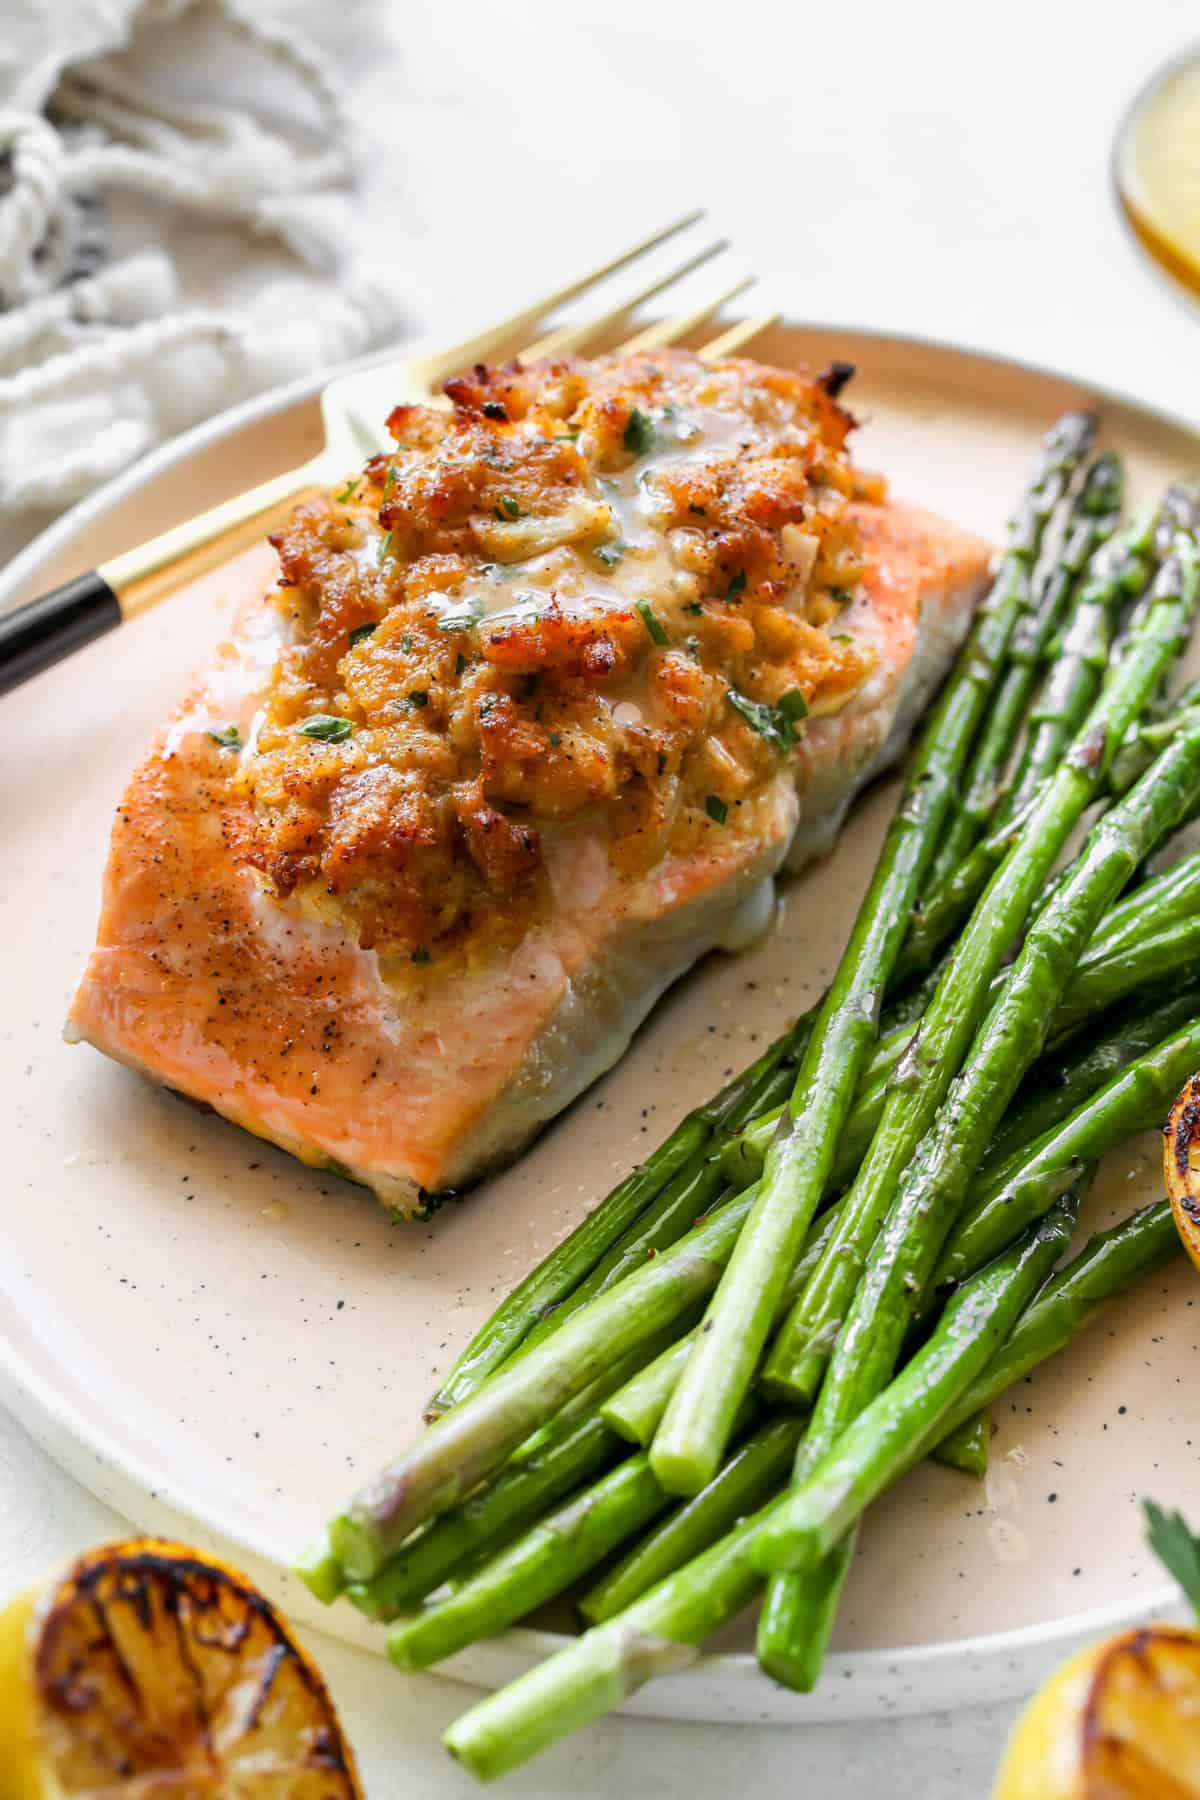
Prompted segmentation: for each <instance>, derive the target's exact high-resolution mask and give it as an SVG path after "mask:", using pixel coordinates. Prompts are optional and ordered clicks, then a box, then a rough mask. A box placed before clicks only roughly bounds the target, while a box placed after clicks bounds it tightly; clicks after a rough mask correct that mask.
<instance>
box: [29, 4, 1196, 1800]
mask: <svg viewBox="0 0 1200 1800" xmlns="http://www.w3.org/2000/svg"><path fill="white" fill-rule="evenodd" d="M275 5H276V8H277V9H278V10H280V11H283V10H286V9H288V8H289V7H292V8H294V10H296V11H297V12H299V13H300V14H301V16H303V17H304V18H305V20H306V23H308V24H309V25H310V26H311V27H312V29H313V30H314V34H315V35H317V36H318V37H319V38H321V39H322V40H323V41H324V42H325V44H326V45H327V47H328V49H329V52H330V54H331V56H332V57H335V58H336V60H337V61H339V62H340V63H341V64H342V66H343V67H345V68H346V69H347V71H348V73H349V74H350V76H351V78H352V80H353V81H354V82H355V85H356V88H357V92H358V97H359V102H360V110H361V119H362V124H363V130H364V134H365V136H366V139H367V145H368V149H367V167H366V187H367V191H366V232H367V240H368V241H369V243H370V245H371V254H372V257H373V259H374V260H375V261H376V262H377V264H378V266H379V268H380V269H381V271H382V272H384V273H385V274H386V275H387V277H388V278H389V279H390V280H392V281H394V283H395V284H396V287H397V290H398V291H399V292H400V293H401V294H403V295H404V296H405V298H406V302H407V304H408V307H409V310H410V315H411V322H412V326H413V330H414V332H416V331H418V330H436V331H439V332H441V331H445V332H446V333H447V334H449V333H450V332H451V331H457V330H458V329H459V328H469V327H470V326H471V325H472V324H473V323H475V322H477V321H479V320H481V319H483V318H485V317H487V316H488V315H489V314H492V313H496V312H499V311H500V310H501V309H503V308H506V307H508V306H510V305H511V304H514V303H516V302H517V301H518V300H520V299H521V298H523V297H524V296H526V295H528V294H532V293H536V292H537V291H539V289H540V288H542V287H547V286H549V285H551V284H552V283H553V282H554V281H555V280H556V279H557V278H559V277H560V275H561V273H562V272H563V271H570V270H572V269H573V268H574V267H576V266H577V265H578V266H586V265H587V263H588V262H589V261H591V260H594V258H595V257H596V256H597V254H598V253H599V251H600V250H602V249H603V248H604V247H605V246H606V245H609V244H615V243H616V242H619V241H620V239H621V237H622V236H623V235H624V234H626V232H627V228H629V227H631V226H632V227H634V228H636V227H637V226H639V225H641V224H642V223H645V224H646V225H650V224H653V223H654V222H655V221H656V220H657V219H658V218H660V217H663V216H668V215H670V214H671V213H672V212H673V211H675V210H682V209H684V208H685V207H687V206H690V205H695V204H706V205H707V206H708V207H709V208H710V209H711V211H712V213H713V215H714V220H715V223H716V225H717V226H718V227H719V228H720V229H722V230H724V231H727V232H730V233H733V234H735V235H736V238H737V243H738V247H739V250H740V252H741V253H742V255H743V256H744V259H745V261H746V263H747V265H748V266H751V267H753V268H755V269H756V270H758V271H759V272H760V274H761V275H762V276H763V277H764V286H763V294H764V300H765V303H769V304H777V305H780V306H782V307H784V308H785V309H786V310H788V311H790V312H791V313H793V314H794V315H795V316H798V317H801V318H804V317H808V318H813V319H820V320H828V321H836V320H839V319H840V320H844V321H846V322H853V323H857V324H866V325H878V326H885V327H888V328H890V329H894V330H899V331H912V332H916V333H920V334H923V335H928V336H935V337H946V338H953V339H957V340H961V341H965V342H968V343H971V344H975V345H979V346H983V347H986V348H990V349H999V350H1004V351H1008V352H1010V353H1012V354H1014V355H1018V356H1026V357H1029V358H1031V359H1034V360H1036V361H1039V362H1042V363H1049V364H1057V365H1059V366H1062V367H1065V368H1067V369H1070V370H1071V371H1073V372H1077V373H1080V374H1083V375H1085V376H1089V377H1091V378H1093V379H1095V380H1098V381H1102V382H1106V383H1108V384H1109V385H1114V386H1118V387H1124V388H1127V389H1130V390H1132V391H1135V392H1137V393H1138V394H1139V395H1142V396H1144V397H1146V398H1148V399H1151V400H1156V401H1159V402H1161V403H1163V404H1166V405H1168V406H1170V407H1171V408H1173V409H1174V410H1176V411H1179V412H1183V413H1187V414H1189V415H1193V416H1196V417H1197V418H1200V378H1198V377H1197V374H1196V369H1197V357H1198V352H1200V312H1196V311H1194V310H1190V309H1189V308H1188V307H1187V306H1186V305H1184V304H1182V303H1180V302H1179V301H1177V300H1176V299H1174V298H1173V297H1172V296H1171V295H1170V294H1168V293H1167V292H1166V291H1165V289H1164V288H1163V287H1162V286H1161V285H1160V283H1159V281H1158V279H1157V277H1156V276H1155V275H1154V274H1153V273H1152V272H1151V271H1150V270H1149V269H1148V268H1147V267H1146V265H1145V264H1144V263H1143V262H1142V261H1141V260H1140V258H1139V257H1138V256H1137V255H1136V253H1135V252H1134V250H1133V249H1132V247H1131V245H1130V243H1129V241H1128V239H1127V237H1126V235H1125V232H1124V230H1123V228H1122V226H1121V225H1120V223H1119V221H1118V219H1117V217H1116V214H1115V210H1114V208H1113V205H1112V201H1111V197H1110V191H1109V176H1108V156H1109V146H1110V141H1111V135H1112V130H1113V126H1114V123H1115V122H1116V120H1117V118H1118V117H1119V115H1120V113H1121V110H1122V108H1123V106H1124V104H1125V103H1126V101H1127V100H1128V98H1129V96H1130V93H1131V91H1132V90H1133V89H1134V87H1136V85H1137V84H1138V83H1139V82H1140V81H1141V80H1142V79H1143V77H1144V76H1145V75H1146V74H1147V73H1148V72H1149V71H1150V70H1151V69H1152V68H1153V67H1154V66H1155V65H1156V63H1158V62H1159V61H1160V60H1162V59H1163V58H1164V57H1165V56H1166V55H1168V54H1170V53H1172V52H1173V51H1174V50H1176V49H1177V48H1178V47H1179V46H1180V45H1181V44H1182V43H1185V42H1186V41H1187V40H1188V37H1189V35H1190V32H1191V30H1192V29H1193V28H1194V8H1193V7H1192V5H1191V4H1190V0H1139V4H1138V5H1137V6H1136V7H1128V8H1121V9H1113V10H1112V11H1111V12H1108V13H1105V12H1103V11H1101V12H1097V11H1096V9H1094V8H1089V9H1085V8H1083V7H1082V6H1080V5H1078V4H1062V3H1061V0H1060V3H1059V4H1057V5H1056V4H1054V0H1007V4H1006V5H1004V6H1003V7H995V8H988V9H981V8H976V7H970V6H962V5H961V4H960V3H959V0H953V3H951V0H915V3H914V4H910V5H908V6H895V5H893V4H886V5H885V4H880V3H879V0H860V3H859V5H858V6H856V7H853V8H850V7H843V6H836V5H826V6H823V7H815V6H811V5H807V4H804V3H803V0H801V3H800V4H795V3H793V4H791V5H783V4H780V5H770V4H767V0H742V4H741V5H740V6H738V7H737V8H736V9H735V8H721V9H718V8H717V7H715V6H713V5H711V4H707V3H706V0H688V3H686V4H685V3H683V0H658V3H657V4H654V3H653V0H606V3H605V4H603V5H601V4H598V3H597V0H575V4H574V5H573V6H568V5H563V4H562V3H561V0H557V3H555V0H509V3H508V4H507V5H504V6H496V5H494V4H485V0H455V3H454V4H425V5H420V4H415V5H414V4H407V5H403V6H401V5H399V4H387V3H386V0H378V3H377V4H371V0H344V3H343V4H340V5H339V6H337V7H329V6H327V5H324V4H322V3H321V0H307V4H306V5H299V4H296V0H275ZM629 234H630V235H632V232H630V233H629ZM125 1527H126V1522H125V1521H123V1520H121V1519H119V1518H118V1517H117V1516H116V1515H115V1514H113V1513H112V1512H111V1511H110V1510H109V1509H108V1508H106V1507H104V1506H102V1505H101V1504H100V1503H99V1502H97V1501H95V1500H94V1499H93V1498H92V1497H91V1496H90V1495H89V1494H87V1493H85V1492H84V1491H83V1490H82V1489H80V1488H79V1487H77V1486H76V1485H75V1484H74V1482H72V1481H71V1480H69V1479H68V1478H67V1477H66V1476H64V1475H63V1474H61V1473H60V1472H59V1471H58V1470H57V1469H56V1468H55V1467H53V1466H52V1465H51V1464H50V1463H49V1461H48V1460H47V1459H46V1458H45V1457H44V1456H43V1455H42V1454H41V1452H40V1451H39V1450H37V1449H36V1448H35V1446H34V1445H33V1444H32V1443H31V1442H30V1441H29V1439H28V1438H26V1437H25V1435H24V1434H23V1433H22V1432H21V1431H20V1429H19V1428H18V1427H17V1426H16V1425H15V1424H14V1423H13V1422H12V1421H11V1420H9V1419H7V1418H6V1417H4V1416H3V1415H0V1584H2V1585H3V1586H4V1587H6V1588H7V1587H10V1586H13V1587H15V1586H17V1585H19V1584H20V1583H21V1582H23V1581H24V1580H27V1579H28V1578H29V1577H30V1576H32V1575H33V1574H35V1573H36V1572H37V1571H38V1570H40V1569H41V1568H42V1567H43V1566H44V1565H45V1564H46V1563H47V1562H48V1561H50V1560H52V1559H53V1558H55V1557H56V1556H59V1555H61V1554H62V1553H63V1552H65V1551H66V1550H68V1549H70V1548H73V1547H76V1546H82V1545H84V1544H86V1543H89V1542H94V1541H96V1540H98V1539H101V1538H104V1537H108V1536H112V1535H115V1534H118V1533H120V1532H121V1531H122V1530H123V1529H124V1528H125ZM311 1641H312V1643H313V1645H314V1647H315V1648H316V1650H317V1652H318V1654H319V1656H320V1659H321V1662H322V1664H323V1666H324V1668H325V1671H326V1673H327V1675H328V1677H329V1680H330V1682H331V1685H332V1687H333V1690H334V1692H335V1694H336V1696H337V1698H338V1700H339V1702H340V1705H341V1709H342V1712H343V1716H344V1719H345V1722H346V1724H347V1726H348V1728H349V1730H350V1733H351V1735H352V1737H353V1739H354V1742H355V1744H356V1745H357V1747H358V1750H359V1754H360V1757H361V1761H362V1765H363V1773H364V1777H365V1781H366V1786H367V1792H368V1794H369V1795H370V1796H371V1800H392V1797H393V1796H394V1797H396V1800H400V1797H401V1796H403V1797H404V1800H452V1797H453V1800H458V1797H459V1796H464V1795H466V1794H468V1793H473V1792H475V1791H477V1790H476V1789H475V1788H474V1787H473V1785H472V1784H471V1783H470V1782H469V1780H468V1778H467V1777H466V1776H465V1775H463V1774H462V1773H460V1772H459V1771H458V1770H457V1769H456V1768H455V1767H454V1766H453V1765H452V1764H451V1763H450V1762H449V1760H448V1759H447V1758H446V1757H445V1756H444V1754H443V1753H442V1752H441V1750H440V1749H439V1748H438V1735H439V1732H440V1730H441V1729H442V1728H443V1727H444V1725H445V1724H446V1723H448V1721H449V1720H450V1719H451V1718H452V1717H453V1716H454V1714H455V1713H456V1712H457V1711H459V1710H461V1709H462V1706H463V1703H464V1701H466V1700H467V1698H468V1695H467V1693H466V1691H465V1690H464V1689H462V1688H460V1687H455V1686H454V1685H453V1684H451V1683H449V1682H446V1681H443V1680H440V1679H438V1678H436V1677H434V1676H421V1677H402V1676H400V1675H398V1674H395V1673H393V1672H392V1671H391V1670H390V1669H388V1667H387V1666H386V1665H385V1664H383V1663H382V1662H378V1661H375V1660H373V1659H371V1658H369V1657H366V1656H364V1655H361V1654H359V1653H357V1652H354V1651H350V1650H347V1649H345V1648H342V1647H340V1646H336V1645H334V1644H333V1643H331V1642H327V1641H325V1640H322V1639H315V1638H314V1639H312V1640H311ZM1013 1710H1014V1709H1013V1708H1011V1707H1008V1706H999V1707H994V1708H987V1709H979V1710H976V1711H972V1712H960V1713H959V1714H957V1715H956V1716H954V1717H951V1716H949V1715H945V1714H940V1715H934V1716H931V1717H929V1718H925V1719H907V1720H894V1721H893V1720H889V1721H881V1722H879V1723H878V1724H869V1723H867V1724H861V1723H856V1724H847V1725H839V1726H810V1727H806V1728H804V1729H791V1730H789V1729H778V1728H776V1729H764V1728H749V1727H742V1728H737V1727H723V1728H717V1727H711V1728H710V1727H704V1726H698V1725H687V1724H666V1723H655V1722H647V1721H644V1720H626V1719H621V1718H610V1719H608V1720H606V1721H604V1722H603V1723H602V1724H600V1725H598V1726H595V1727H593V1728H592V1729H591V1730H589V1731H587V1732H584V1733H582V1734H581V1735H580V1736H578V1737H576V1738H575V1739H573V1740H572V1741H570V1742H569V1743H567V1744H565V1745H563V1746H560V1747H559V1748H558V1749H557V1750H556V1751H553V1752H551V1753H550V1754H548V1755H547V1756H545V1757H543V1758H542V1759H541V1760H540V1761H539V1762H538V1763H536V1764H535V1765H534V1766H533V1767H531V1768H530V1769H528V1770H526V1771H523V1772H522V1773H520V1774H518V1775H516V1776H513V1777H511V1778H510V1779H509V1781H508V1783H507V1784H506V1791H510V1792H513V1793H517V1794H521V1795H524V1796H528V1797H529V1800H561V1797H562V1796H563V1795H565V1794H567V1793H570V1794H571V1795H573V1796H576V1797H577V1800H591V1797H592V1796H601V1795H604V1796H611V1795H628V1796H630V1797H631V1800H642V1797H643V1796H645V1797H649V1796H655V1797H656V1800H657V1797H659V1796H661V1797H662V1800H672V1797H674V1796H680V1797H683V1796H686V1797H687V1800H708V1797H709V1796H712V1797H714V1800H715V1797H716V1796H724V1795H725V1794H727V1793H729V1792H730V1791H733V1790H735V1789H736V1790H740V1791H743V1792H753V1793H755V1794H757V1795H761V1796H763V1800H774V1796H783V1795H787V1796H789V1800H790V1797H791V1796H794V1795H811V1796H813V1797H814V1800H851V1797H854V1800H857V1797H858V1796H862V1795H872V1796H875V1795H878V1796H887V1800H975V1797H976V1796H979V1797H980V1800H982V1797H983V1796H985V1795H986V1793H987V1791H988V1785H989V1780H990V1776H991V1772H992V1770H993V1769H994V1767H995V1763H996V1760H997V1758H998V1755H999V1751H1000V1746H1001V1742H1002V1738H1003V1734H1004V1731H1005V1729H1006V1726H1007V1724H1008V1721H1009V1719H1010V1717H1011V1715H1012V1713H1013Z"/></svg>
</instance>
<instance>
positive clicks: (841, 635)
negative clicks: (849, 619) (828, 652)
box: [829, 631, 854, 644]
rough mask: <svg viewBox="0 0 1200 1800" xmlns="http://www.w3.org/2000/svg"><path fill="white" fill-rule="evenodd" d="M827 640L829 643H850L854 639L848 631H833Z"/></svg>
mask: <svg viewBox="0 0 1200 1800" xmlns="http://www.w3.org/2000/svg"><path fill="white" fill-rule="evenodd" d="M829 641H830V643H831V644H852V643H853V642H854V639H853V638H852V637H851V636H850V633H849V632H848V631H835V632H834V634H833V636H832V637H831V638H830V640H829Z"/></svg>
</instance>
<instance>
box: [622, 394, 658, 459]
mask: <svg viewBox="0 0 1200 1800" xmlns="http://www.w3.org/2000/svg"><path fill="white" fill-rule="evenodd" d="M625 448H626V449H627V450H628V451H629V452H630V454H631V455H633V456H649V454H650V452H651V450H653V448H654V424H653V421H652V420H650V419H649V418H647V416H646V414H645V413H644V412H639V411H638V409H637V407H636V406H635V407H634V409H633V411H632V412H631V413H630V415H629V422H628V424H627V425H626V427H625Z"/></svg>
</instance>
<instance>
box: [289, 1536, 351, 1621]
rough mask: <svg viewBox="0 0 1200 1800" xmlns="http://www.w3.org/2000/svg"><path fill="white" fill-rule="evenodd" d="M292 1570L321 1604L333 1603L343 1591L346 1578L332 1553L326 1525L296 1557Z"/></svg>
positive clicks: (328, 1604)
mask: <svg viewBox="0 0 1200 1800" xmlns="http://www.w3.org/2000/svg"><path fill="white" fill-rule="evenodd" d="M292 1572H293V1574H294V1575H296V1576H297V1577H298V1578H299V1579H300V1580H301V1581H302V1582H303V1583H304V1585H305V1587H306V1588H307V1589H308V1591H309V1593H310V1594H311V1595H312V1596H313V1598H314V1599H315V1600H319V1601H320V1602H321V1605H322V1606H332V1605H333V1603H334V1601H335V1600H336V1599H337V1597H338V1595H339V1594H340V1593H341V1592H342V1591H343V1589H344V1587H345V1585H346V1580H345V1576H344V1575H343V1573H342V1566H341V1563H340V1562H339V1561H338V1559H337V1557H336V1556H335V1555H334V1553H333V1548H332V1545H331V1543H330V1539H329V1530H328V1527H326V1528H325V1529H324V1530H322V1531H321V1532H320V1533H319V1535H318V1536H317V1537H316V1538H314V1540H313V1542H312V1543H311V1544H310V1545H309V1546H308V1548H307V1549H306V1550H305V1551H303V1552H302V1554H301V1555H300V1556H299V1557H297V1559H296V1561H295V1563H294V1564H293V1567H292Z"/></svg>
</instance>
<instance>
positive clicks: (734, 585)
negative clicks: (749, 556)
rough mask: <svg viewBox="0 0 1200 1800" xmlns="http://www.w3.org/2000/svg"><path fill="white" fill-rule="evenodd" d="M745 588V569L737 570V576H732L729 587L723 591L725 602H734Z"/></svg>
mask: <svg viewBox="0 0 1200 1800" xmlns="http://www.w3.org/2000/svg"><path fill="white" fill-rule="evenodd" d="M745 587H746V571H745V569H739V570H738V572H737V574H736V575H735V576H734V578H733V580H732V581H731V582H730V584H729V586H728V587H727V588H726V590H725V598H726V599H727V600H736V599H737V597H738V595H739V594H741V593H743V592H744V591H745Z"/></svg>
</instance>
